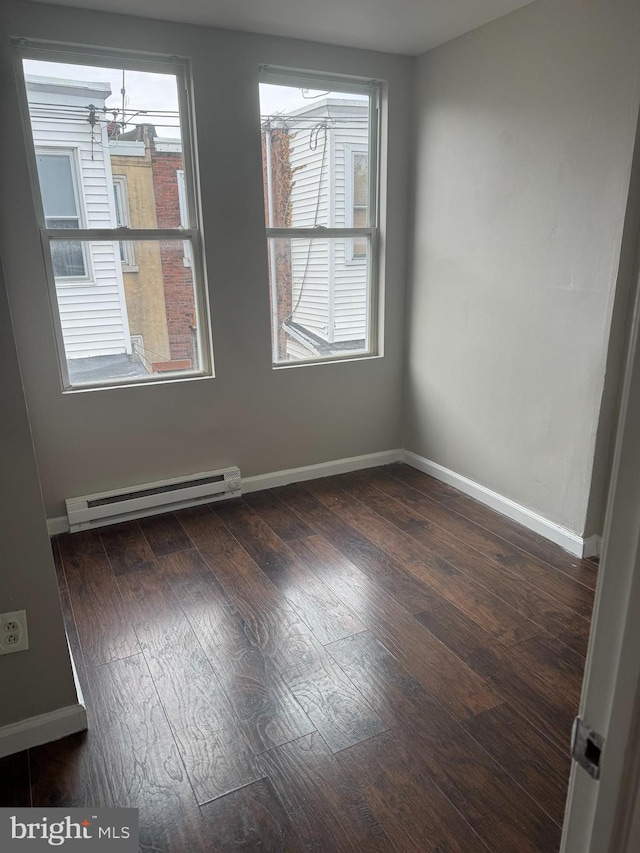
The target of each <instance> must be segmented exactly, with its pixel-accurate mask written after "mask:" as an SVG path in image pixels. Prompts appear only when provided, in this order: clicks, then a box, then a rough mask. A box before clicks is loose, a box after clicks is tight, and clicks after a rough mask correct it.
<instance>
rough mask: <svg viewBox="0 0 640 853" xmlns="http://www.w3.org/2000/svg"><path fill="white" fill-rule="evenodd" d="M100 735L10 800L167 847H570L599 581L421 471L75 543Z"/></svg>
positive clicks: (42, 759)
mask: <svg viewBox="0 0 640 853" xmlns="http://www.w3.org/2000/svg"><path fill="white" fill-rule="evenodd" d="M53 548H54V556H55V559H56V568H57V572H58V580H59V585H60V594H61V600H62V606H63V612H64V618H65V621H66V624H67V631H68V635H69V641H70V645H71V649H72V651H73V654H74V658H75V662H76V666H77V668H78V673H79V678H80V681H81V684H82V688H83V691H84V694H85V701H86V703H87V708H88V713H89V720H90V729H89V731H88V732H87V733H84V734H80V735H75V736H73V737H70V738H65V739H64V740H61V741H58V742H56V743H51V744H48V745H46V746H43V747H39V748H36V749H32V750H29V751H28V752H25V753H20V754H18V755H14V756H10V757H8V758H5V759H0V795H1V796H0V805H2V806H4V805H10V806H19V805H31V804H32V805H34V806H38V805H42V806H45V805H57V806H86V805H87V806H88V805H94V806H105V805H117V806H136V807H138V808H139V810H140V826H141V849H142V850H145V851H172V852H173V851H176V853H182V851H189V853H198V851H235V850H264V851H322V853H325V851H326V853H333V851H343V850H344V851H354V852H355V853H357V851H374V850H398V851H420V853H426V852H427V851H432V853H445V851H446V853H449V852H450V853H475V851H484V853H487V851H494V853H554V851H557V850H558V847H559V842H560V834H561V825H562V819H563V810H564V800H565V796H566V786H567V780H568V775H569V766H570V763H569V758H568V743H569V735H570V728H571V723H572V719H573V717H574V716H575V714H576V712H577V708H578V701H579V693H580V685H581V679H582V672H583V666H584V655H585V652H586V645H587V640H588V635H589V619H590V614H591V608H592V605H593V595H594V589H595V585H596V579H597V565H596V563H594V562H592V561H589V560H579V559H577V558H573V557H571V555H569V554H567V553H566V552H565V551H563V550H562V549H561V548H559V547H557V546H555V545H553V544H551V543H549V542H548V541H546V540H544V539H542V538H540V537H538V536H536V535H535V534H533V533H531V532H530V531H528V530H525V529H524V528H521V527H520V526H519V525H517V524H515V523H514V522H511V521H509V520H508V519H505V518H504V517H502V516H500V515H497V514H496V513H494V512H492V511H491V510H489V509H487V508H486V507H485V506H483V505H481V504H479V503H476V502H475V501H473V500H471V499H470V498H468V497H466V496H465V495H462V494H460V493H459V492H457V491H456V490H455V489H452V488H450V487H449V486H446V485H444V484H442V483H440V482H438V481H436V480H434V479H432V478H430V477H428V476H426V475H425V474H422V473H420V472H419V471H416V470H415V469H413V468H410V467H408V466H405V465H400V464H398V465H390V466H386V467H384V468H377V469H371V470H367V471H363V472H359V473H354V474H345V475H341V476H337V477H330V478H327V479H323V480H315V481H311V482H309V483H302V484H296V485H291V486H286V487H283V488H280V489H275V490H273V491H267V492H258V493H254V494H249V495H247V496H246V497H245V498H243V499H240V500H236V501H230V502H228V503H226V504H211V505H208V506H200V507H196V508H193V509H187V510H183V511H181V512H176V513H173V514H168V515H163V516H155V517H153V518H148V519H145V520H142V521H140V522H128V523H126V524H121V525H118V526H114V527H107V528H104V529H102V530H100V531H97V530H96V531H91V532H86V533H79V534H75V535H73V536H71V535H64V536H60V537H58V538H57V539H56V540H55V541H54V542H53Z"/></svg>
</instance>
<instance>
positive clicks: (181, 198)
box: [176, 169, 192, 267]
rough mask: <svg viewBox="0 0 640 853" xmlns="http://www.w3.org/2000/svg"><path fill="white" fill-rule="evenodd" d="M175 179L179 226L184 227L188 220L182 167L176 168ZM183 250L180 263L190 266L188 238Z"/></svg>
mask: <svg viewBox="0 0 640 853" xmlns="http://www.w3.org/2000/svg"><path fill="white" fill-rule="evenodd" d="M176 179H177V181H178V202H179V205H180V227H181V228H186V227H187V221H188V214H187V188H186V185H185V182H184V171H183V170H182V169H178V171H177V172H176ZM182 248H183V250H184V255H183V256H182V263H183V264H184V265H185V267H190V266H191V263H192V261H191V243H190V242H189V241H188V240H185V241H184V243H183V246H182Z"/></svg>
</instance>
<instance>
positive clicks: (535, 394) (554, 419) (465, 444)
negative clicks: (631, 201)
mask: <svg viewBox="0 0 640 853" xmlns="http://www.w3.org/2000/svg"><path fill="white" fill-rule="evenodd" d="M639 45H640V4H638V3H637V2H635V0H591V2H583V0H561V2H552V0H537V2H535V3H532V4H531V5H529V6H526V7H525V8H523V9H521V10H519V11H517V12H514V13H512V14H511V15H508V16H506V17H504V18H502V19H500V20H498V21H495V22H493V23H491V24H488V25H486V26H485V27H483V28H481V29H479V30H476V31H475V32H472V33H469V34H468V35H466V36H463V37H461V38H459V39H456V40H455V41H453V42H450V43H448V44H446V45H443V46H442V47H440V48H437V49H436V50H434V51H432V52H430V53H428V54H426V55H425V56H423V57H421V58H420V59H419V61H418V69H417V100H416V113H417V117H416V119H417V141H416V158H417V161H416V174H415V233H414V250H413V278H412V288H411V297H410V304H409V305H408V312H407V318H408V337H409V342H408V367H407V380H406V381H407V390H406V405H405V417H406V426H405V437H404V446H405V447H406V448H407V449H409V450H412V451H414V452H416V453H418V454H420V455H422V456H425V457H427V458H429V459H431V460H433V461H435V462H437V463H439V464H441V465H444V466H446V467H447V468H450V469H453V470H454V471H456V472H458V473H460V474H463V475H465V476H467V477H470V478H471V479H473V480H476V481H478V482H480V483H481V484H483V485H484V486H487V487H489V488H491V489H495V490H496V491H498V492H499V493H501V494H503V495H505V496H507V497H509V498H511V499H513V500H515V501H518V502H520V503H521V504H524V505H525V506H527V507H529V508H531V509H533V510H535V511H537V512H539V513H541V514H542V515H544V516H546V517H548V518H550V519H552V520H553V521H554V522H556V523H558V524H561V525H564V526H566V527H568V528H569V529H571V530H573V531H574V532H576V533H578V534H582V533H583V531H584V529H585V522H586V517H587V506H588V502H589V493H590V485H591V479H592V469H593V460H594V453H595V448H596V431H597V428H598V418H599V413H600V406H601V401H602V396H603V388H604V382H605V365H606V357H607V347H608V343H609V328H610V323H611V317H612V310H613V303H614V291H615V285H616V278H617V272H618V262H619V255H620V247H621V238H622V229H623V222H624V215H625V206H626V200H627V192H628V185H629V175H630V169H631V158H632V151H633V143H634V135H635V128H636V119H637V112H638V100H639V92H640V90H639V68H640V48H639ZM609 414H610V413H609ZM600 488H602V484H600ZM588 532H593V531H588Z"/></svg>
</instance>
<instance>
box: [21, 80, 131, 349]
mask: <svg viewBox="0 0 640 853" xmlns="http://www.w3.org/2000/svg"><path fill="white" fill-rule="evenodd" d="M26 83H27V99H28V102H29V112H30V115H31V127H32V132H33V139H34V143H35V148H36V160H37V164H38V172H39V177H40V186H41V191H42V198H43V205H44V212H45V218H46V220H47V223H48V224H50V225H51V227H57V228H60V227H66V228H69V230H70V231H72V230H73V229H74V228H111V227H114V226H115V223H116V213H115V207H114V196H113V178H112V174H111V163H110V159H109V144H108V139H107V129H106V121H105V116H104V114H103V113H102V112H101V110H102V108H103V107H104V105H105V101H106V99H107V98H108V97H109V95H110V94H111V88H110V86H109V84H108V83H88V82H87V83H85V82H78V81H76V80H58V79H53V78H50V77H38V76H34V75H28V76H27V78H26ZM90 105H93V106H94V107H95V108H96V114H97V118H98V121H97V122H96V123H95V124H94V125H93V126H92V124H91V123H90V122H89V118H90V110H89V106H90ZM52 254H53V262H54V272H55V274H56V294H57V298H58V304H59V307H60V318H61V325H62V335H63V339H64V346H65V351H66V355H67V359H78V358H88V357H93V356H108V355H116V354H122V353H129V352H131V338H130V335H129V324H128V321H127V308H126V302H125V294H124V284H123V277H122V267H121V261H120V251H119V247H118V243H116V242H110V241H109V242H89V243H87V244H85V245H83V246H80V244H79V243H78V242H76V241H73V240H70V241H69V243H68V244H67V245H66V246H61V247H59V246H54V247H53V248H52Z"/></svg>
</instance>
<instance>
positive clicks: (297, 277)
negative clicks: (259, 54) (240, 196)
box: [260, 66, 380, 366]
mask: <svg viewBox="0 0 640 853" xmlns="http://www.w3.org/2000/svg"><path fill="white" fill-rule="evenodd" d="M379 96H380V89H379V84H377V83H376V82H374V81H362V80H359V79H357V80H354V79H351V78H345V77H339V76H335V75H316V74H313V75H306V74H304V73H301V72H298V71H290V70H287V69H280V68H273V67H267V66H265V67H263V68H262V69H261V72H260V122H261V134H262V172H263V175H262V177H263V186H264V207H265V219H266V234H267V244H268V262H269V282H270V295H271V326H272V358H273V363H274V365H276V366H280V365H285V364H291V363H305V362H317V361H327V360H334V359H344V358H352V357H358V356H368V355H373V354H376V353H377V346H378V342H377V334H376V332H377V308H378V296H377V291H376V280H377V267H378V257H377V254H378V193H377V187H378V151H379V144H378V139H379V119H378V114H379V109H378V106H379Z"/></svg>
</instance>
